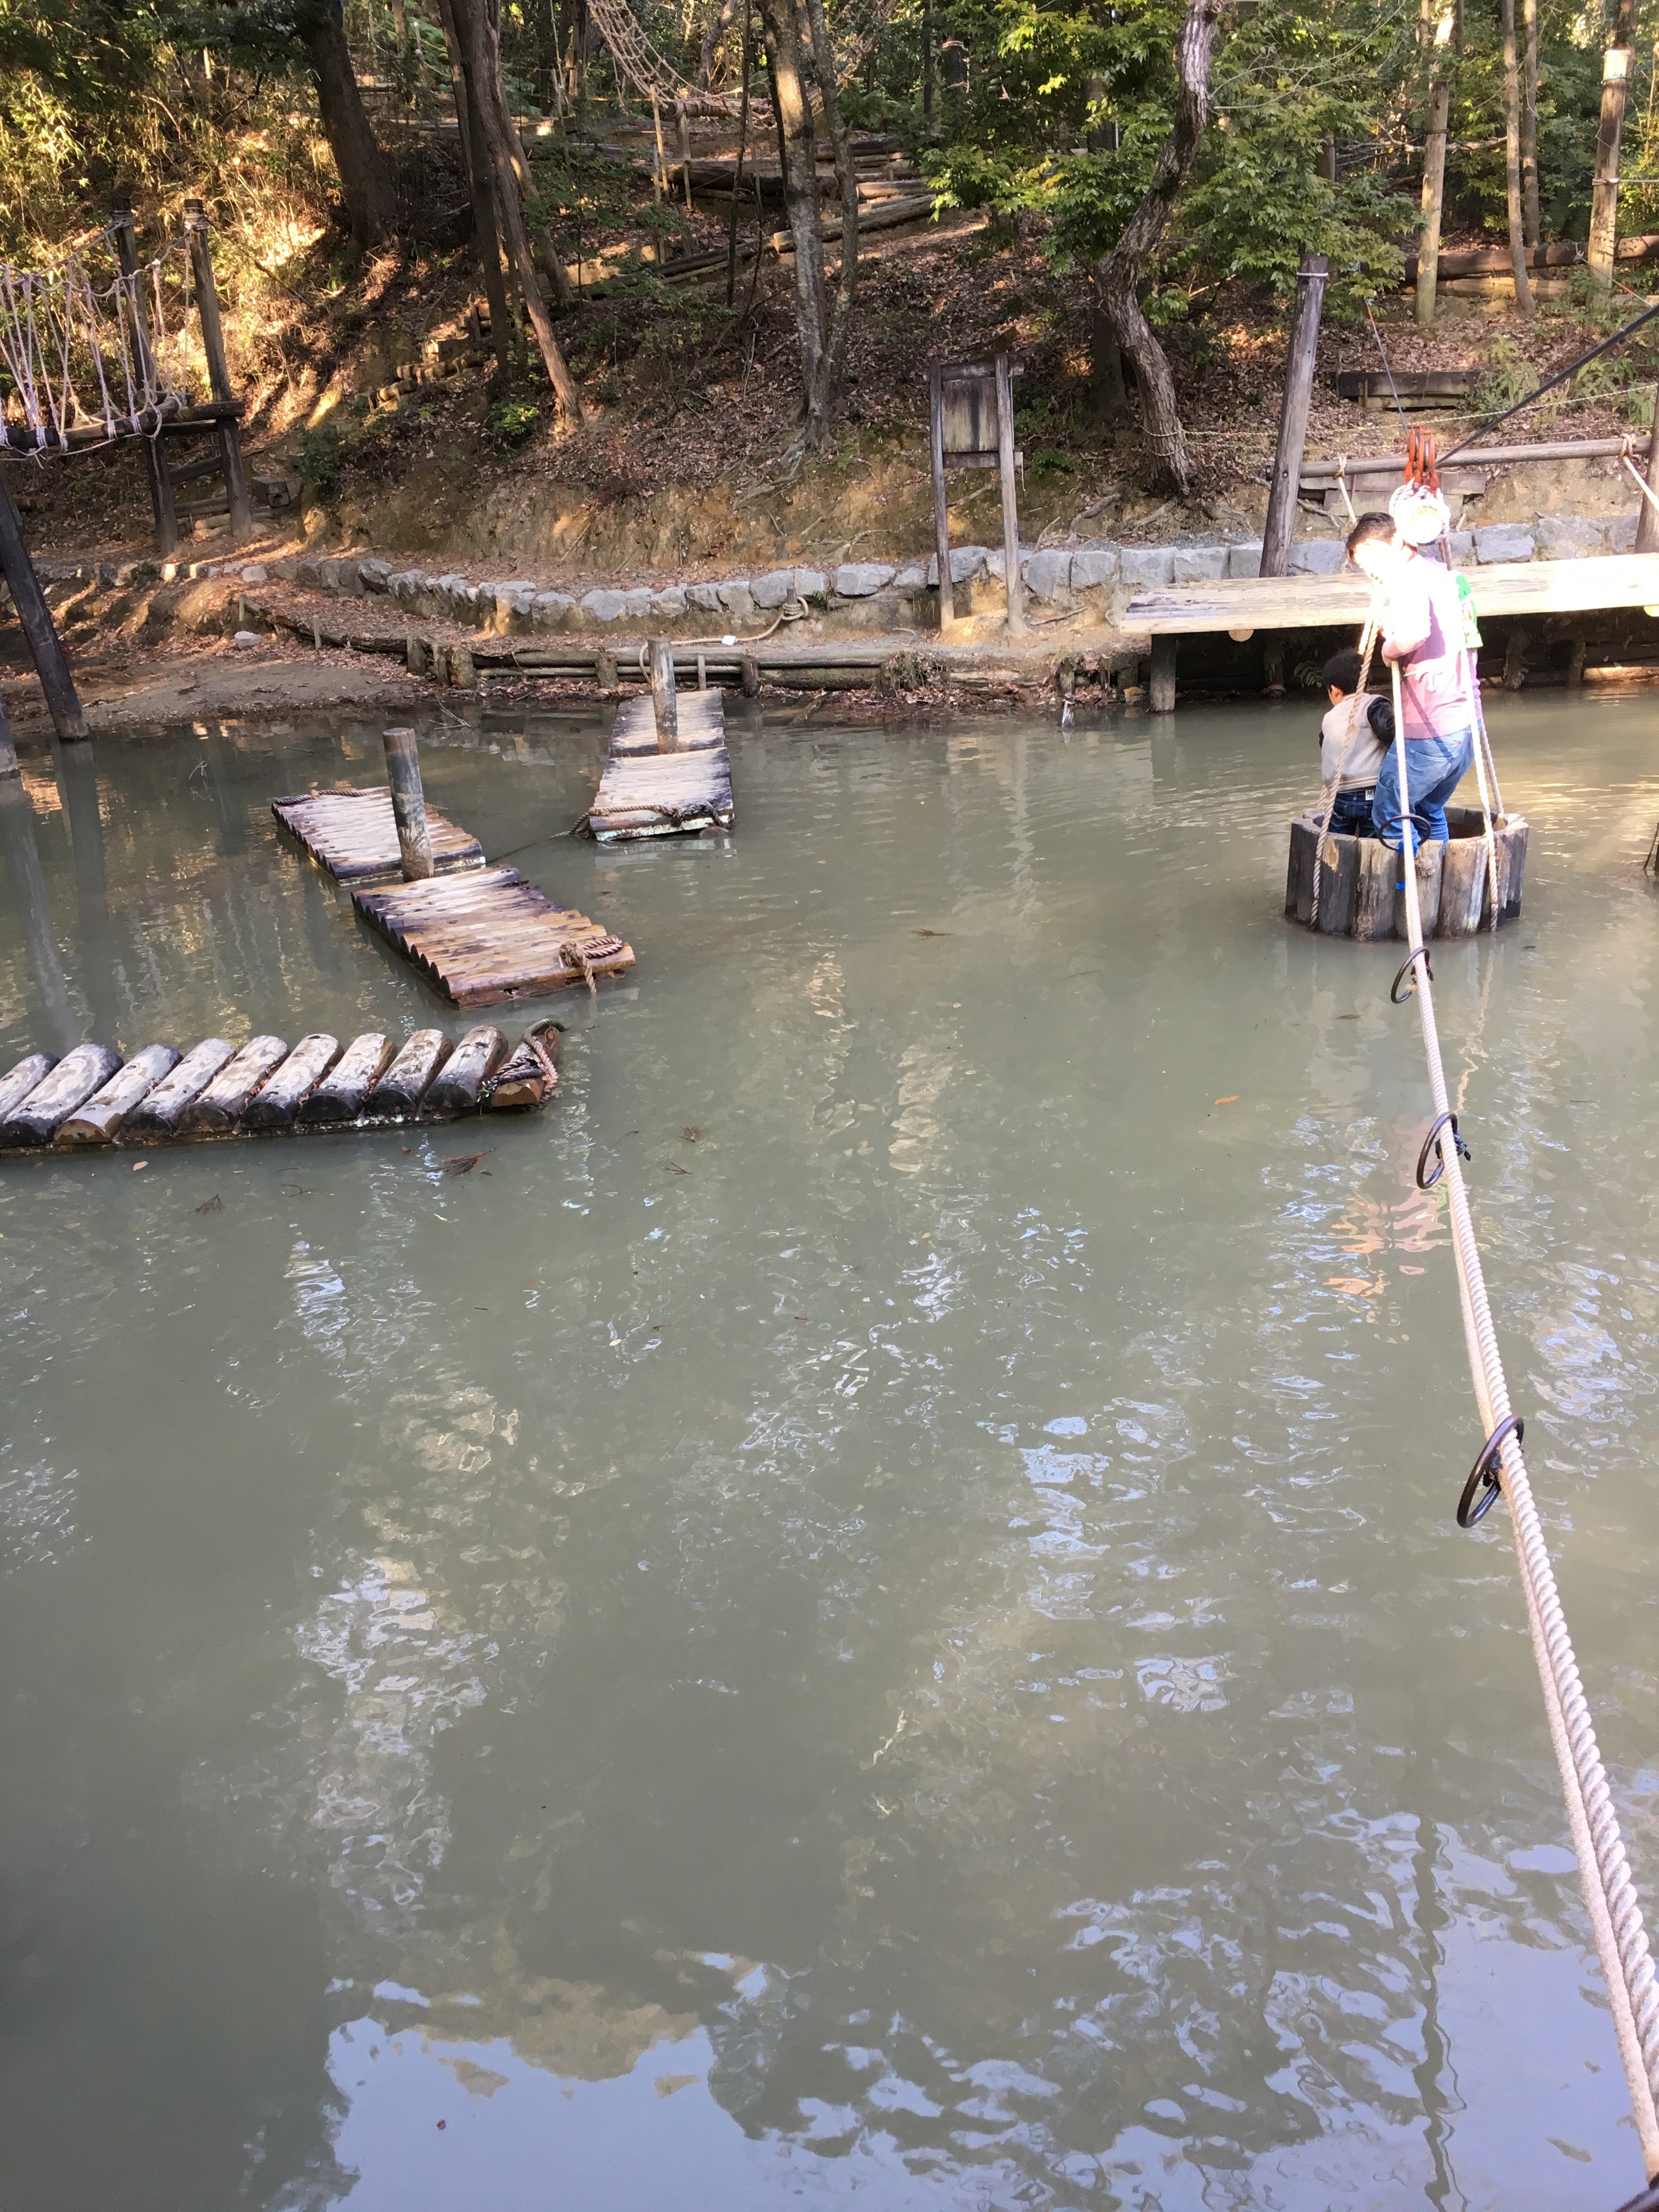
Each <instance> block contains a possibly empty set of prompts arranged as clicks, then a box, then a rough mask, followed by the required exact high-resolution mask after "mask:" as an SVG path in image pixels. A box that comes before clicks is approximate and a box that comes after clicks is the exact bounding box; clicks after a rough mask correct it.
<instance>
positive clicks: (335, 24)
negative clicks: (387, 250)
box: [295, 0, 396, 246]
mask: <svg viewBox="0 0 1659 2212" xmlns="http://www.w3.org/2000/svg"><path fill="white" fill-rule="evenodd" d="M295 28H296V30H297V31H298V32H299V33H300V36H301V40H303V42H304V45H305V49H306V53H307V57H308V58H309V59H310V62H311V68H312V73H313V76H315V77H316V80H317V106H318V111H319V114H320V115H321V117H322V124H323V135H324V137H325V138H326V139H327V140H328V144H329V151H330V152H331V154H332V155H333V156H334V166H335V167H336V168H337V170H338V172H339V175H340V197H341V198H342V199H343V201H344V202H345V210H346V216H347V217H348V219H349V222H350V224H351V235H352V237H353V239H354V240H356V243H357V245H359V246H374V245H375V244H376V243H378V241H379V240H380V239H382V238H384V237H385V236H386V233H387V232H388V231H389V230H390V229H391V228H392V222H393V219H394V217H395V215H396V204H395V201H394V199H393V197H392V174H391V172H390V170H388V168H387V167H386V156H385V155H384V154H382V153H381V151H380V144H379V142H378V141H377V140H376V138H375V136H374V131H372V130H371V129H370V128H369V122H368V114H367V112H365V110H364V107H363V102H362V94H361V93H360V92H359V91H358V89H357V73H356V70H355V69H354V68H353V67H352V63H351V52H350V49H349V46H347V45H346V39H345V31H344V28H343V25H342V23H341V21H340V9H339V0H311V4H310V5H308V6H307V8H306V9H305V10H304V12H303V14H301V16H300V17H299V19H298V21H296V23H295Z"/></svg>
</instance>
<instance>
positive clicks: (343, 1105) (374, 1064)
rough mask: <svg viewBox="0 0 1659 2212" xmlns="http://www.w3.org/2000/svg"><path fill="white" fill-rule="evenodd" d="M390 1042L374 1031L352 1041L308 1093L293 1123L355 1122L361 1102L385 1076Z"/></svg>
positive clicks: (390, 1050) (390, 1055)
mask: <svg viewBox="0 0 1659 2212" xmlns="http://www.w3.org/2000/svg"><path fill="white" fill-rule="evenodd" d="M391 1057H392V1040H391V1038H390V1037H389V1036H382V1035H381V1034H380V1031H379V1030H370V1031H369V1032H368V1034H367V1035H366V1036H360V1037H353V1039H352V1040H351V1042H350V1043H349V1045H348V1046H347V1047H346V1048H345V1050H344V1051H343V1053H342V1054H340V1057H339V1060H338V1061H337V1063H336V1065H335V1066H334V1068H333V1071H332V1072H331V1073H330V1074H328V1075H326V1076H325V1077H324V1079H323V1080H322V1081H321V1082H320V1083H319V1085H317V1088H316V1089H315V1090H314V1091H313V1092H312V1094H311V1096H310V1097H308V1098H307V1100H306V1103H305V1104H304V1105H303V1106H301V1109H300V1111H299V1114H298V1115H297V1116H296V1119H298V1120H299V1121H305V1122H314V1121H356V1118H357V1116H358V1115H360V1114H361V1113H362V1110H363V1101H364V1099H365V1098H367V1097H368V1094H369V1092H370V1091H372V1090H373V1089H374V1085H376V1084H377V1083H378V1082H379V1081H380V1077H381V1076H382V1075H383V1074H384V1073H385V1072H386V1062H387V1061H388V1060H390V1059H391Z"/></svg>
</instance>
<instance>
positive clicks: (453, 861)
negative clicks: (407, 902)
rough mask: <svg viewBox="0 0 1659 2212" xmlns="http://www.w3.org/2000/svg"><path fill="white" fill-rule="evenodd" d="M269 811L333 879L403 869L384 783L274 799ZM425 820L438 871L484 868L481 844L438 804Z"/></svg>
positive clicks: (377, 877) (350, 880)
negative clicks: (449, 817)
mask: <svg viewBox="0 0 1659 2212" xmlns="http://www.w3.org/2000/svg"><path fill="white" fill-rule="evenodd" d="M270 811H271V812H272V813H273V814H274V815H275V816H276V819H277V820H278V821H279V822H280V823H282V825H283V829H286V830H287V831H288V833H289V836H292V837H295V838H297V839H298V840H299V842H300V843H301V844H302V845H303V846H304V847H305V848H306V850H307V853H309V854H310V855H311V857H312V859H313V860H315V861H316V862H317V864H318V866H319V867H323V868H326V869H327V871H328V872H329V874H330V875H331V876H332V877H333V878H334V879H335V881H336V882H337V883H342V884H376V883H386V882H389V881H390V880H391V878H392V877H394V876H398V875H401V874H402V872H403V850H402V848H401V847H400V845H399V844H398V823H397V817H396V814H395V812H394V811H393V806H392V791H391V787H389V786H388V785H385V784H378V785H373V786H371V787H369V788H368V790H363V789H361V788H358V787H355V786H352V785H350V784H340V785H337V786H336V787H334V788H333V789H332V790H330V791H310V792H299V793H295V795H294V796H293V797H292V798H289V799H272V800H271V802H270ZM426 824H427V833H428V838H429V840H430V842H431V847H432V866H433V869H434V872H435V873H436V874H438V875H441V876H449V875H456V874H459V873H460V872H462V871H463V870H465V869H470V868H481V867H483V864H484V850H483V846H482V845H481V844H480V843H479V842H478V841H477V838H476V837H474V836H471V835H470V834H469V833H468V832H467V831H466V830H465V829H458V828H457V826H456V825H455V823H453V822H452V821H450V820H449V819H448V817H447V816H446V815H442V814H441V813H439V811H438V810H437V809H436V807H433V806H428V808H427V810H426Z"/></svg>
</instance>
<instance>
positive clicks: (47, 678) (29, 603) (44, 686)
mask: <svg viewBox="0 0 1659 2212" xmlns="http://www.w3.org/2000/svg"><path fill="white" fill-rule="evenodd" d="M0 576H3V577H4V578H5V580H6V587H7V589H8V590H9V592H10V593H11V600H12V605H14V606H15V608H16V610H17V618H18V620H19V621H20V622H21V623H22V625H23V635H24V636H25V637H26V638H27V640H28V645H29V652H30V653H31V655H32V656H33V660H34V672H35V674H36V675H37V676H38V677H39V678H40V689H41V690H43V691H44V692H45V693H46V711H47V712H48V713H49V714H51V716H52V727H53V729H54V730H56V731H57V732H58V736H59V737H60V738H64V740H65V741H66V742H67V741H68V740H70V739H71V738H84V737H85V735H86V734H87V718H86V714H85V713H84V712H83V711H82V706H81V699H80V695H79V693H78V692H77V691H76V688H75V678H73V677H72V676H71V675H70V665H69V662H68V660H67V659H66V658H65V656H64V647H63V643H62V641H61V640H60V639H59V637H58V630H57V627H56V625H55V624H54V623H53V622H52V609H51V608H50V607H49V606H48V605H46V593H45V592H43V591H42V590H41V589H40V578H39V577H38V576H37V575H36V574H35V573H34V563H33V561H31V560H30V558H29V556H28V548H27V546H26V545H25V544H24V543H23V525H22V523H21V520H19V517H18V513H17V509H16V507H15V506H14V505H13V504H12V497H11V492H10V489H9V487H8V485H7V483H6V481H5V479H4V477H0Z"/></svg>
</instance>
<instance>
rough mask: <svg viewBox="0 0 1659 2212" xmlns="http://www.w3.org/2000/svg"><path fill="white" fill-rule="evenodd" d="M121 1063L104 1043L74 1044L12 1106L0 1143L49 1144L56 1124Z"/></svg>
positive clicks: (66, 1118)
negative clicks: (69, 1050) (30, 1089)
mask: <svg viewBox="0 0 1659 2212" xmlns="http://www.w3.org/2000/svg"><path fill="white" fill-rule="evenodd" d="M120 1065H121V1055H120V1054H119V1053H118V1052H112V1051H111V1050H110V1048H109V1047H108V1046H107V1045H106V1044H94V1043H92V1042H91V1041H90V1040H88V1042H86V1043H85V1044H77V1045H76V1048H75V1049H74V1051H73V1052H66V1053H65V1054H64V1057H63V1058H62V1059H61V1060H59V1061H58V1065H57V1066H55V1067H54V1068H53V1069H52V1073H51V1074H50V1075H47V1076H45V1077H43V1078H42V1079H41V1080H40V1082H39V1083H37V1084H36V1085H35V1086H34V1088H33V1091H30V1092H29V1094H28V1096H27V1097H26V1098H25V1099H23V1100H22V1102H21V1104H19V1105H17V1106H16V1107H15V1108H14V1109H12V1111H11V1113H10V1114H9V1115H8V1116H7V1119H6V1123H5V1127H3V1128H0V1145H4V1146H15V1145H49V1144H50V1143H51V1142H52V1138H53V1136H54V1135H55V1134H56V1133H57V1129H58V1123H59V1122H60V1121H67V1120H68V1119H69V1117H70V1115H71V1114H72V1113H74V1111H75V1109H76V1107H77V1106H84V1105H85V1104H86V1103H87V1101H88V1098H90V1097H92V1095H93V1093H94V1091H101V1090H102V1089H103V1087H104V1085H106V1083H107V1082H108V1081H109V1079H110V1078H111V1076H112V1075H113V1074H114V1073H115V1071H116V1069H117V1068H118V1067H119V1066H120Z"/></svg>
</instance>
